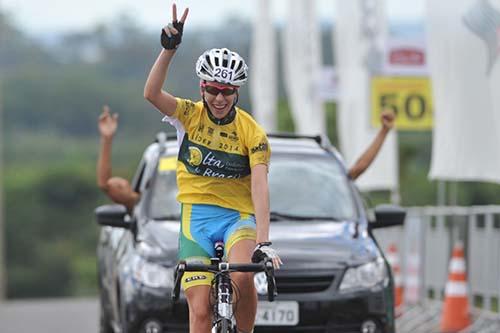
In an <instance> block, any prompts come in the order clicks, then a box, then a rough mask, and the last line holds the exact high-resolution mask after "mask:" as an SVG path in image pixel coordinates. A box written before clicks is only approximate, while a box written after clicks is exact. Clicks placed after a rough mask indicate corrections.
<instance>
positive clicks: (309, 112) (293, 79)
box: [283, 0, 326, 135]
mask: <svg viewBox="0 0 500 333" xmlns="http://www.w3.org/2000/svg"><path fill="white" fill-rule="evenodd" d="M287 3H288V5H287V6H288V17H287V21H286V26H285V31H284V34H283V35H284V36H283V38H284V47H283V60H284V68H283V71H284V78H285V88H286V92H287V95H288V101H289V103H290V108H291V111H292V116H293V119H294V123H295V131H296V132H297V133H298V134H310V135H311V134H312V135H315V134H320V133H322V134H324V133H326V126H325V112H324V108H323V105H322V101H321V98H320V96H319V94H318V92H317V90H316V89H315V88H316V81H317V79H318V78H319V76H320V74H321V43H320V41H321V38H320V37H321V36H320V29H319V19H318V18H317V17H316V11H315V7H316V6H315V4H316V1H315V0H289V1H287Z"/></svg>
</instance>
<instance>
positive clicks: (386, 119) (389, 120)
mask: <svg viewBox="0 0 500 333" xmlns="http://www.w3.org/2000/svg"><path fill="white" fill-rule="evenodd" d="M395 119H396V115H395V114H394V112H393V111H392V110H390V109H384V110H383V111H382V113H381V114H380V122H381V123H382V126H383V127H384V128H386V129H391V128H393V127H394V121H395Z"/></svg>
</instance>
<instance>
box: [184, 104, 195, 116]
mask: <svg viewBox="0 0 500 333" xmlns="http://www.w3.org/2000/svg"><path fill="white" fill-rule="evenodd" d="M195 107H196V105H195V104H194V102H193V101H190V100H186V101H185V104H184V116H185V117H187V116H189V114H190V113H191V112H192V111H193V110H194V109H195Z"/></svg>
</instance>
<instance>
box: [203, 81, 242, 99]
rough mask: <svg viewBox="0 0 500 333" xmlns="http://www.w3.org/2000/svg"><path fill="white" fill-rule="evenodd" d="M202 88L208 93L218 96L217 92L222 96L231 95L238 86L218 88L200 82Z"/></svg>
mask: <svg viewBox="0 0 500 333" xmlns="http://www.w3.org/2000/svg"><path fill="white" fill-rule="evenodd" d="M202 87H203V89H204V90H205V91H206V92H207V93H209V94H210V95H214V96H218V95H219V94H222V96H231V95H233V94H234V93H236V92H237V91H238V88H229V87H228V88H222V89H219V88H217V87H214V86H211V85H208V84H202Z"/></svg>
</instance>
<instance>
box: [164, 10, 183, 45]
mask: <svg viewBox="0 0 500 333" xmlns="http://www.w3.org/2000/svg"><path fill="white" fill-rule="evenodd" d="M188 13H189V8H186V9H185V10H184V13H183V14H182V17H181V20H180V21H177V6H176V5H175V3H174V4H173V5H172V23H169V24H168V25H167V26H166V27H164V28H163V29H162V31H161V45H162V46H163V47H164V48H165V49H167V50H175V49H177V47H178V46H179V44H180V43H181V41H182V32H183V31H184V22H186V18H187V15H188Z"/></svg>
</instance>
